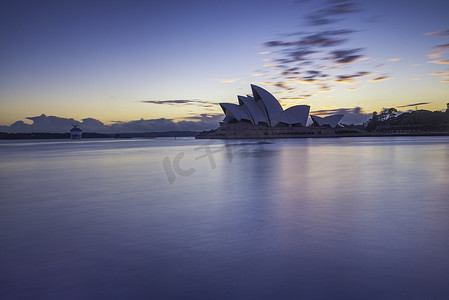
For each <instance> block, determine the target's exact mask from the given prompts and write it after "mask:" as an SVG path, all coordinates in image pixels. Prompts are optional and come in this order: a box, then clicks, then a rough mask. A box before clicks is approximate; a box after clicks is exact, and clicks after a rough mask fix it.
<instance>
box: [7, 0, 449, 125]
mask: <svg viewBox="0 0 449 300" xmlns="http://www.w3.org/2000/svg"><path fill="white" fill-rule="evenodd" d="M0 11H1V12H0V33H1V36H2V42H3V43H2V47H1V48H0V53H1V55H0V65H1V66H2V68H1V71H0V101H1V102H0V105H1V110H0V125H4V126H3V127H2V129H3V130H10V131H14V130H16V131H17V130H19V129H20V130H25V129H24V128H25V127H26V128H28V129H30V128H29V126H30V125H27V124H32V123H33V122H34V123H36V122H37V120H40V121H42V122H44V121H45V122H44V123H46V124H47V125H46V126H47V127H46V128H47V130H50V129H52V128H54V129H53V130H55V131H58V130H62V131H66V130H67V129H66V128H61V126H62V125H61V124H62V123H61V122H59V123H52V122H53V121H54V120H66V121H67V120H68V121H67V122H73V121H72V118H73V119H74V120H78V121H80V122H81V124H82V123H83V121H82V120H83V119H87V120H88V121H87V122H91V120H93V119H95V120H97V121H98V122H100V123H101V124H103V125H102V127H101V128H100V127H98V128H97V129H101V130H106V128H109V129H110V127H108V126H110V125H112V124H114V125H115V126H116V127H117V126H119V124H128V125H130V124H136V122H137V121H139V122H140V125H139V126H140V127H138V129H139V130H145V129H147V130H149V131H151V130H152V129H154V128H156V127H154V126H155V124H159V125H158V127H157V128H158V129H159V130H161V129H162V130H163V129H164V126H166V128H167V130H172V129H173V128H175V129H176V128H183V129H185V128H190V127H191V128H195V129H201V128H207V127H210V128H213V127H214V126H215V127H216V126H217V125H218V123H217V122H218V121H219V120H220V118H221V115H222V113H221V111H220V108H219V106H218V105H216V103H218V102H234V103H235V102H236V101H237V100H236V99H237V98H236V96H237V95H238V94H243V95H245V94H247V93H250V87H249V84H251V83H254V84H258V85H260V86H262V87H264V88H266V89H267V90H269V91H270V92H272V93H273V94H274V95H275V96H276V97H277V98H278V99H279V100H280V102H281V103H282V104H283V105H284V107H285V108H287V107H289V106H292V105H296V104H308V105H310V106H311V111H312V112H319V113H321V114H323V115H324V114H326V113H332V112H336V111H342V110H343V111H344V112H346V113H347V117H346V122H348V123H350V122H362V121H363V120H365V119H366V118H367V117H368V116H369V114H370V113H372V112H373V111H375V110H377V111H378V110H380V109H381V108H382V107H397V108H398V109H400V110H408V109H414V108H415V107H416V105H413V104H417V103H421V105H419V108H422V109H429V110H442V109H445V107H446V103H447V102H449V82H448V81H449V63H448V62H449V55H448V52H447V51H448V50H449V33H448V32H447V31H448V30H449V18H447V12H448V11H449V2H448V1H435V0H431V1H385V0H382V1H366V2H365V1H363V2H362V1H339V0H337V1H335V0H330V1H311V0H310V1H293V0H288V1H287V0H281V1H179V0H176V1H20V0H19V1H3V2H2V4H1V7H0ZM432 74H433V75H432ZM167 100H169V101H167ZM173 100H182V101H173ZM42 114H45V117H40V118H34V117H36V116H41V115H42ZM48 116H54V117H55V118H52V119H50V118H47V119H46V117H48ZM28 118H31V119H28ZM158 120H162V121H158ZM16 121H22V122H24V123H21V122H20V123H19V124H18V125H20V126H21V127H20V126H16V129H14V128H11V127H7V126H10V125H11V124H14V122H16ZM167 121H169V122H171V123H170V124H171V125H170V126H171V127H170V126H168V125H167ZM181 121H182V122H184V123H182V124H183V125H182V126H181V125H179V126H180V127H179V126H178V127H176V126H177V125H178V123H179V122H181ZM198 121H202V123H201V124H194V122H198ZM343 121H345V119H344V120H343ZM139 122H137V123H139ZM158 122H159V123H158ZM100 123H98V124H100ZM86 124H87V123H86ZM89 124H90V125H92V123H89ZM180 124H181V123H180ZM35 125H36V126H37V123H36V124H35ZM27 126H28V127H27ZM36 126H35V127H36ZM58 126H59V127H58ZM64 126H65V125H64ZM86 126H87V125H86ZM145 126H147V127H148V128H147V127H145ZM152 126H153V127H152ZM173 126H174V127H173ZM189 126H190V127H189ZM168 127H170V128H168ZM48 128H50V129H48ZM92 129H95V128H92ZM30 130H31V129H30ZM129 130H130V129H129Z"/></svg>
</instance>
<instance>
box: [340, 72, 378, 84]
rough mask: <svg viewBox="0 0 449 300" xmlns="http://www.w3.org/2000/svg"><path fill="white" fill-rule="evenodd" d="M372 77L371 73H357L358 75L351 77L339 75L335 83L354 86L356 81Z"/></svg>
mask: <svg viewBox="0 0 449 300" xmlns="http://www.w3.org/2000/svg"><path fill="white" fill-rule="evenodd" d="M371 75H372V74H371V73H370V72H357V73H355V74H351V75H338V76H337V79H336V80H335V82H339V83H346V84H353V83H356V81H355V79H357V78H360V77H364V76H371Z"/></svg>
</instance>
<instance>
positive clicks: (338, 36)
mask: <svg viewBox="0 0 449 300" xmlns="http://www.w3.org/2000/svg"><path fill="white" fill-rule="evenodd" d="M353 32H354V31H353V30H350V29H341V30H328V31H322V32H318V33H313V34H310V35H307V36H305V37H303V38H302V39H301V40H300V41H299V42H298V44H300V45H302V46H306V45H307V46H318V47H332V46H337V45H340V44H342V43H344V42H346V41H347V38H346V36H347V35H348V34H350V33H353Z"/></svg>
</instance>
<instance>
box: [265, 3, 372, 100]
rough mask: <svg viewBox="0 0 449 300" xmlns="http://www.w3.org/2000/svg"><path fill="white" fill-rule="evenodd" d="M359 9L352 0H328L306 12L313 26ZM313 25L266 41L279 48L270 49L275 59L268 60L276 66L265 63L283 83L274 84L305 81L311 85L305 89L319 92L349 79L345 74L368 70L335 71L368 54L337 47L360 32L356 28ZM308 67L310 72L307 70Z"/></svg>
mask: <svg viewBox="0 0 449 300" xmlns="http://www.w3.org/2000/svg"><path fill="white" fill-rule="evenodd" d="M310 2H312V1H310ZM314 3H315V2H314ZM318 5H319V4H318ZM358 11H359V8H358V7H357V6H356V4H355V3H354V2H353V1H350V0H325V3H324V4H323V5H321V7H319V8H318V9H316V10H314V11H312V12H311V13H309V14H307V15H306V18H307V20H308V21H309V22H310V23H313V24H314V25H322V24H329V23H334V22H338V21H340V20H341V18H340V17H341V16H345V15H349V14H352V13H355V12H358ZM310 28H313V29H314V30H312V31H306V30H303V31H301V32H294V33H284V34H281V36H282V38H276V39H273V40H271V41H269V42H266V43H264V45H265V46H266V47H270V48H273V47H274V48H275V50H276V51H269V52H270V53H271V55H273V58H270V59H269V60H270V61H273V62H274V63H275V64H276V68H272V66H273V65H267V66H266V67H267V68H268V67H270V70H269V73H270V77H269V78H270V79H269V80H272V81H274V82H279V83H282V84H278V85H277V86H275V87H278V88H280V89H285V87H286V84H284V83H288V87H289V89H291V88H294V85H296V84H301V83H306V84H309V85H308V89H309V90H308V91H306V92H307V93H310V95H315V94H316V92H317V91H329V90H331V88H332V87H331V86H330V85H331V84H332V83H333V82H335V81H340V82H343V81H345V80H346V81H348V80H349V79H350V78H349V77H348V78H345V77H344V76H351V77H352V78H356V77H360V76H365V75H366V74H367V73H368V72H359V73H358V74H356V75H336V74H335V73H336V71H333V70H336V69H340V68H343V67H345V65H347V64H351V63H354V62H356V61H359V60H361V59H363V58H364V57H365V54H364V51H363V50H364V49H363V48H354V49H351V48H350V49H345V48H343V49H341V48H340V49H339V48H335V47H342V45H344V44H345V43H347V42H348V41H349V40H350V37H351V35H352V34H353V33H355V32H357V31H358V30H357V29H352V28H339V27H338V26H337V25H334V26H333V27H330V28H328V29H326V30H316V28H317V27H315V26H314V27H309V29H310ZM266 60H268V59H266ZM305 68H307V70H309V71H305V70H304V69H305ZM323 84H325V85H326V87H325V88H322V86H323ZM271 86H273V84H271ZM311 89H312V90H311Z"/></svg>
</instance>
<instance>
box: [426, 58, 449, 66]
mask: <svg viewBox="0 0 449 300" xmlns="http://www.w3.org/2000/svg"><path fill="white" fill-rule="evenodd" d="M429 63H433V64H440V65H447V64H449V60H448V59H442V60H431V61H429Z"/></svg>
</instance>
